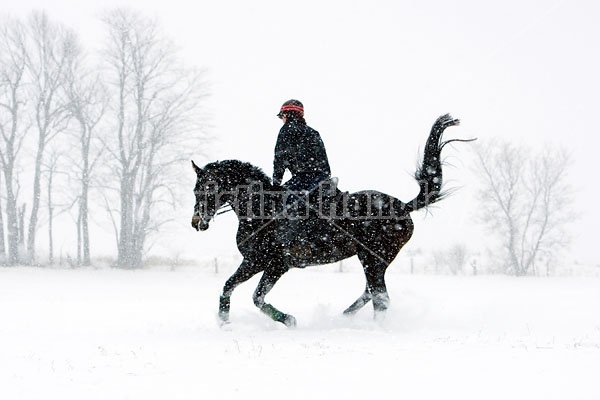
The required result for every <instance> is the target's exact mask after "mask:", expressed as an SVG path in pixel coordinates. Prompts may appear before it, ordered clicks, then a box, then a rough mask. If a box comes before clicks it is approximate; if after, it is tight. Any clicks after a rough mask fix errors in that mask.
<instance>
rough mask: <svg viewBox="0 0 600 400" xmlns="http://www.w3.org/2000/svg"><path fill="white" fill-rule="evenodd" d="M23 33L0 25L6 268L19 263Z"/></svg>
mask: <svg viewBox="0 0 600 400" xmlns="http://www.w3.org/2000/svg"><path fill="white" fill-rule="evenodd" d="M26 59H27V56H26V29H25V26H24V25H23V24H22V23H21V22H20V21H18V20H10V19H6V20H4V21H2V23H0V166H1V167H2V173H3V175H4V186H5V191H6V231H7V245H8V260H7V263H8V264H9V265H15V264H17V263H18V262H19V211H18V210H17V198H18V178H17V172H18V171H17V160H18V156H19V152H20V150H21V148H22V146H23V140H24V139H25V136H26V133H27V130H28V126H27V122H26V120H25V116H24V114H25V113H24V111H23V108H24V106H25V101H24V98H25V94H24V91H25V87H26V82H25V65H26Z"/></svg>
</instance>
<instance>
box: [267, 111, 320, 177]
mask: <svg viewBox="0 0 600 400" xmlns="http://www.w3.org/2000/svg"><path fill="white" fill-rule="evenodd" d="M286 168H287V169H289V170H290V172H291V173H292V177H294V176H297V175H302V174H310V175H313V174H314V175H321V176H325V177H329V176H331V169H330V168H329V160H328V159H327V152H326V151H325V145H324V144H323V140H321V135H319V132H317V131H315V130H314V129H312V128H311V127H309V126H308V125H306V124H305V123H303V122H302V121H299V120H296V119H288V120H287V121H286V123H285V124H284V125H283V126H282V127H281V130H280V131H279V136H278V137H277V144H276V145H275V159H274V160H273V183H274V184H276V185H280V184H281V180H282V179H283V174H284V173H285V170H286Z"/></svg>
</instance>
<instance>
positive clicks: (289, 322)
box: [282, 314, 297, 328]
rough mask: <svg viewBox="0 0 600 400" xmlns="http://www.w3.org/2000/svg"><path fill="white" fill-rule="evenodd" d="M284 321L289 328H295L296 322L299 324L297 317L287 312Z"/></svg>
mask: <svg viewBox="0 0 600 400" xmlns="http://www.w3.org/2000/svg"><path fill="white" fill-rule="evenodd" d="M282 322H283V324H284V325H285V326H287V327H288V328H295V327H296V324H297V322H296V318H294V316H293V315H289V314H287V315H286V316H285V318H284V319H283V321H282Z"/></svg>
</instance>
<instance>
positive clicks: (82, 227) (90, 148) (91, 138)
mask: <svg viewBox="0 0 600 400" xmlns="http://www.w3.org/2000/svg"><path fill="white" fill-rule="evenodd" d="M66 92H67V96H68V99H69V108H68V111H69V113H70V114H71V116H72V117H73V120H74V122H75V124H76V127H75V129H74V137H75V140H76V142H77V147H78V148H79V153H78V154H75V155H73V157H70V162H71V164H72V165H73V166H74V169H75V171H76V175H77V177H76V180H77V181H78V183H79V190H78V191H77V192H76V199H75V201H74V202H73V203H74V204H77V206H78V207H77V218H76V226H77V265H90V264H91V258H90V233H89V208H90V201H89V193H90V186H91V184H92V174H93V172H94V169H95V167H96V166H97V163H98V161H99V160H100V157H101V155H102V153H103V149H104V146H103V145H102V144H101V142H100V138H99V130H100V127H99V124H100V122H101V121H102V119H103V117H104V116H105V113H106V109H107V107H108V96H107V91H106V86H105V85H104V84H103V83H102V80H101V78H100V76H99V73H98V71H97V70H95V69H94V68H90V67H88V66H86V59H85V57H84V56H83V53H82V52H81V51H76V53H75V56H74V57H72V58H71V59H70V63H69V65H68V69H67V80H66Z"/></svg>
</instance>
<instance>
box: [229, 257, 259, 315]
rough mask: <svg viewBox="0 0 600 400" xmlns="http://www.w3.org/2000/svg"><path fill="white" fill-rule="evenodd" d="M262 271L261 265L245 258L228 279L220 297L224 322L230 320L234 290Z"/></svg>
mask: <svg viewBox="0 0 600 400" xmlns="http://www.w3.org/2000/svg"><path fill="white" fill-rule="evenodd" d="M260 271H261V268H260V267H257V266H256V265H255V264H253V263H252V262H250V261H248V260H246V259H244V261H242V264H241V265H240V266H239V267H238V269H237V270H236V271H235V272H234V273H233V275H231V277H229V279H227V282H225V286H223V294H222V295H221V297H220V298H219V319H220V320H221V322H222V323H227V322H229V308H230V307H231V294H232V293H233V290H234V289H235V288H236V287H237V286H238V285H239V284H240V283H243V282H246V281H247V280H248V279H250V278H252V277H253V276H254V275H256V274H257V273H259V272H260Z"/></svg>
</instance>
